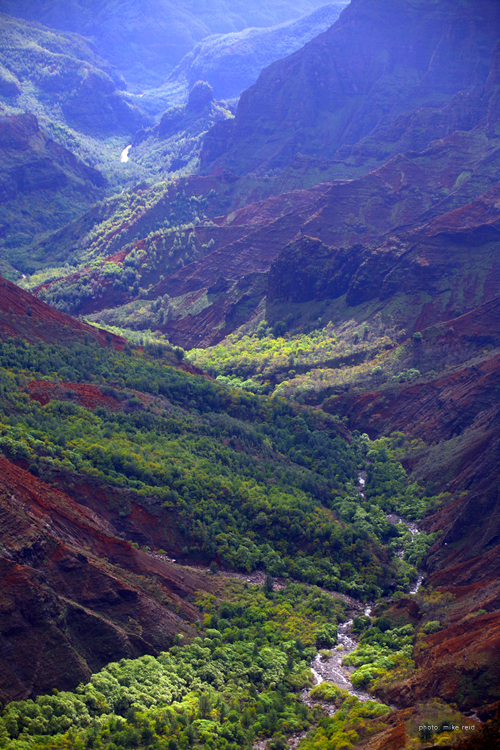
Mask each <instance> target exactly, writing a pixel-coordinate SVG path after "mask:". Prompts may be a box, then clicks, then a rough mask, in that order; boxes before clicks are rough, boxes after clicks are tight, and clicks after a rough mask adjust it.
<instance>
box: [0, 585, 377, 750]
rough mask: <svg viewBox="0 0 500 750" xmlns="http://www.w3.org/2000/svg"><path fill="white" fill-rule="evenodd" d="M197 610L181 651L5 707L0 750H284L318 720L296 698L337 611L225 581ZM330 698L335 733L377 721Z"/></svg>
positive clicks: (298, 591)
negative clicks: (199, 619) (266, 741)
mask: <svg viewBox="0 0 500 750" xmlns="http://www.w3.org/2000/svg"><path fill="white" fill-rule="evenodd" d="M198 605H199V606H200V607H201V610H202V611H203V612H204V615H203V628H204V630H203V633H202V635H203V637H202V638H196V639H195V640H194V642H193V643H191V644H189V645H186V646H184V645H182V642H181V638H180V637H179V638H178V645H176V646H174V647H172V648H171V649H170V651H169V652H166V653H163V654H161V655H160V656H159V657H158V658H154V657H152V656H144V657H142V658H140V659H136V660H132V661H130V660H125V659H122V660H121V661H120V662H119V663H113V664H109V665H108V666H107V667H106V668H105V669H103V670H102V671H101V672H99V673H97V674H95V675H93V676H92V678H91V680H90V682H89V683H88V684H86V685H81V686H79V687H78V688H77V690H76V691H75V692H73V693H69V692H61V693H57V691H56V693H55V694H54V695H50V696H41V697H39V698H37V700H36V701H32V700H28V701H19V702H13V703H11V704H9V706H8V707H7V708H6V710H5V711H4V714H3V717H2V719H1V720H0V746H2V747H5V748H9V749H10V750H21V749H24V748H33V749H35V748H42V747H45V748H54V749H55V748H58V749H59V748H61V749H62V748H68V747H71V748H85V747H93V748H95V749H96V750H100V749H101V748H106V750H114V749H115V748H122V747H124V748H126V747H140V748H146V747H151V748H158V749H160V748H168V750H175V748H188V747H193V746H194V747H204V748H209V749H210V748H213V750H216V749H219V748H220V749H221V750H226V749H227V750H236V748H240V747H251V745H252V743H253V741H254V740H255V739H259V738H268V737H272V738H273V739H272V743H271V747H272V748H276V750H278V748H283V747H286V744H285V737H286V735H288V734H290V733H293V732H300V731H304V730H307V729H308V728H309V727H310V726H311V723H312V722H313V721H314V720H315V719H317V718H319V717H320V716H321V711H320V710H319V709H316V708H314V709H313V710H311V709H309V708H307V706H306V705H305V704H304V703H303V702H302V701H301V700H300V699H299V691H300V689H302V688H303V687H305V686H308V685H310V684H311V676H310V671H309V669H308V664H309V661H310V660H311V658H312V657H313V656H314V654H315V653H316V647H317V646H319V645H321V644H322V643H323V638H324V631H325V629H326V628H330V629H331V628H333V629H334V630H335V627H334V623H335V622H336V621H337V620H343V619H344V612H345V604H344V602H343V601H341V600H340V599H334V598H333V597H332V596H331V595H330V594H327V593H326V592H322V591H321V590H320V589H317V588H316V587H312V588H311V587H304V586H301V585H298V584H288V585H287V587H286V588H285V589H281V590H280V591H279V592H273V591H272V584H271V585H270V586H268V587H267V588H266V589H259V588H258V587H251V588H250V587H246V586H245V587H244V586H243V585H242V584H241V583H240V582H237V581H232V582H226V583H225V595H224V598H223V600H222V601H220V600H217V599H216V598H215V597H214V596H213V595H210V594H204V595H200V598H199V600H198ZM332 642H334V641H332ZM337 692H338V691H337ZM318 697H321V698H324V696H323V695H321V696H318ZM337 697H338V695H337ZM341 698H342V699H343V702H344V706H343V713H342V714H340V715H337V722H339V721H340V722H341V721H342V720H344V725H345V724H346V723H348V722H352V721H354V720H357V719H358V718H359V717H360V716H361V717H365V718H366V717H371V716H377V715H380V714H384V713H386V712H387V707H386V706H382V705H380V704H375V703H373V702H371V703H368V704H366V705H365V706H361V705H360V704H359V702H358V701H357V699H355V698H354V699H353V698H349V699H348V700H347V702H345V701H346V698H347V695H342V696H341ZM344 725H343V726H344ZM351 739H352V735H351Z"/></svg>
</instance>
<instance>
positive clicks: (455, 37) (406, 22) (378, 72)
mask: <svg viewBox="0 0 500 750" xmlns="http://www.w3.org/2000/svg"><path fill="white" fill-rule="evenodd" d="M499 29H500V11H499V9H498V4H497V3H496V2H493V0H480V1H479V2H470V3H467V4H466V5H465V6H463V7H461V8H460V10H457V8H456V4H455V3H454V2H452V1H451V0H450V1H445V2H440V3H432V4H429V3H426V2H418V3H403V4H402V3H399V2H390V3H386V2H381V1H380V0H371V1H370V2H368V1H367V0H364V1H363V0H358V1H357V2H352V3H351V4H350V5H349V6H348V7H347V8H346V9H345V10H344V11H343V12H342V14H341V16H340V18H339V20H338V21H337V22H336V23H335V24H334V25H333V26H332V27H331V29H329V30H328V31H327V32H325V33H324V34H322V35H320V36H319V37H318V38H316V39H314V40H313V41H312V42H310V43H309V44H307V45H306V46H305V47H304V48H303V49H302V50H299V51H298V52H296V53H295V54H294V55H291V56H290V57H288V58H286V59H285V60H281V61H279V62H276V63H274V64H273V65H271V66H270V67H269V68H267V69H266V70H264V71H263V72H262V73H261V75H260V77H259V80H258V82H257V83H256V84H255V85H254V86H253V87H251V88H250V89H249V90H248V91H246V92H245V93H244V94H243V95H242V97H241V100H240V103H239V106H238V110H237V113H236V118H235V120H234V122H231V123H225V124H221V125H218V126H217V127H215V128H214V129H213V130H212V131H211V132H210V133H209V134H208V135H207V138H206V141H205V152H204V155H203V160H202V163H203V165H204V169H205V170H206V171H209V170H210V169H212V168H213V166H214V165H221V164H223V165H225V166H226V167H228V168H230V169H231V170H233V171H235V172H236V173H237V174H246V173H248V172H252V171H254V170H256V169H260V170H264V171H268V170H274V169H276V168H279V169H283V168H284V167H286V166H287V165H289V164H290V163H291V162H292V161H293V159H294V156H295V155H297V154H299V153H300V154H303V155H306V156H307V157H312V158H314V159H322V160H325V159H329V160H335V161H340V164H334V165H332V173H333V174H335V172H336V173H337V174H341V175H343V174H346V175H347V174H350V175H352V174H353V173H354V174H356V171H357V173H358V174H359V169H360V167H361V168H363V167H364V170H365V171H366V170H367V167H368V168H373V166H374V165H375V164H376V163H377V161H378V163H380V161H381V160H383V161H385V160H386V159H387V158H388V157H389V156H391V155H392V154H394V153H398V152H399V151H402V150H408V149H419V150H420V149H422V148H425V146H426V145H427V144H428V142H429V140H430V139H432V138H436V137H443V136H445V135H448V134H449V133H451V132H453V130H456V129H457V128H459V127H464V125H463V124H462V123H466V122H468V124H467V125H466V127H467V129H469V128H470V127H471V125H472V124H474V121H475V122H477V121H478V119H480V117H481V116H482V113H481V107H480V106H479V107H478V106H477V104H478V103H477V92H478V89H479V91H480V89H481V88H482V87H483V86H484V84H485V82H486V79H487V77H488V70H489V66H490V57H491V53H492V50H493V47H494V45H495V43H496V41H497V39H498V33H499ZM459 92H462V93H459ZM457 96H458V99H457V98H454V97H457ZM410 113H411V114H410ZM471 120H472V121H473V122H471ZM370 135H371V136H372V140H371V141H370V142H368V143H367V144H366V145H363V144H364V142H363V139H366V138H367V137H368V136H370ZM360 141H361V147H360V148H359V149H358V150H356V148H357V147H356V146H355V144H357V143H359V142H360ZM403 144H404V145H403ZM351 154H352V159H349V157H350V156H351ZM346 160H347V163H344V162H345V161H346Z"/></svg>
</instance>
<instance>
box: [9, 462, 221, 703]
mask: <svg viewBox="0 0 500 750" xmlns="http://www.w3.org/2000/svg"><path fill="white" fill-rule="evenodd" d="M134 512H135V514H136V515H137V514H139V516H141V523H142V524H146V525H147V523H148V522H152V521H153V520H154V521H156V520H157V519H153V517H150V518H148V514H147V513H142V512H141V511H140V510H138V509H135V510H134ZM108 515H109V517H110V518H112V515H113V514H112V511H111V509H109V508H108ZM115 515H116V513H115ZM104 516H105V514H101V513H99V512H97V511H94V510H92V509H91V508H88V507H84V506H82V505H80V504H79V503H76V502H75V501H74V500H72V499H71V498H70V497H69V496H68V495H67V494H65V493H62V492H59V491H58V490H55V489H53V488H51V487H49V486H48V485H46V484H44V483H43V482H41V481H39V480H38V479H36V478H34V477H33V476H31V475H30V474H28V473H27V472H26V471H24V470H23V469H21V468H19V467H17V466H14V465H13V464H12V463H10V462H9V461H7V460H6V459H4V458H1V457H0V528H1V532H0V533H1V540H2V550H1V553H0V577H1V587H2V601H1V606H0V632H1V637H2V642H3V644H4V648H3V649H2V658H1V659H0V697H1V698H2V700H13V699H21V698H26V697H30V696H33V695H36V694H38V693H41V692H48V691H50V690H51V689H52V687H58V688H59V689H62V688H65V689H71V688H74V687H75V686H76V685H77V684H78V683H79V682H80V681H82V680H86V679H88V677H89V675H90V672H91V671H96V670H98V669H100V668H101V667H102V666H104V664H106V663H108V662H109V661H112V660H116V659H119V658H121V657H134V656H139V655H141V654H144V653H152V654H155V653H157V652H158V651H159V650H161V649H162V648H166V647H168V646H169V645H171V643H172V638H173V636H174V635H175V634H176V633H177V632H179V631H184V632H185V633H186V634H190V632H191V625H190V622H191V621H192V620H194V619H196V618H197V616H198V614H197V610H195V609H194V608H193V606H192V605H191V604H189V603H188V602H187V601H186V597H187V596H192V595H193V594H194V592H195V591H196V590H198V589H200V588H204V589H207V588H208V589H210V586H211V585H212V579H210V578H205V577H204V576H203V574H200V573H197V572H194V571H191V570H190V569H186V568H178V567H177V566H173V565H170V564H169V563H168V562H166V561H164V560H161V559H157V558H154V557H152V556H150V555H147V554H145V553H144V552H141V551H139V550H136V549H134V548H133V547H132V546H131V545H130V544H129V543H128V542H126V541H124V540H123V539H120V538H118V537H117V536H115V535H114V534H115V532H114V529H113V526H112V525H111V523H109V522H108V521H106V520H105V517H104ZM131 522H132V523H134V522H137V519H132V521H131ZM34 655H36V656H35V658H34Z"/></svg>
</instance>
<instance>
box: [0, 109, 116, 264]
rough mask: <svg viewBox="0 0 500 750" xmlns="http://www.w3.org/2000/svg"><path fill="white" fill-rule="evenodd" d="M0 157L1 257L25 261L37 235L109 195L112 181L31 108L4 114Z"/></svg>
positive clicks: (8, 261) (6, 260) (4, 260)
mask: <svg viewBox="0 0 500 750" xmlns="http://www.w3.org/2000/svg"><path fill="white" fill-rule="evenodd" d="M0 157H1V159H0V225H1V228H0V236H1V239H0V253H1V255H0V257H1V262H2V263H3V265H4V268H9V264H10V265H11V266H14V267H16V264H18V265H21V266H22V267H25V265H26V263H27V262H28V263H29V261H28V258H27V257H26V248H27V247H29V245H30V244H31V243H32V241H33V238H34V237H35V238H36V237H37V236H40V235H43V234H45V233H46V232H48V231H51V230H54V229H58V228H59V227H60V226H62V225H64V224H66V222H67V221H68V218H70V217H73V218H76V217H77V216H79V215H81V214H83V213H85V211H87V210H88V209H89V208H90V206H92V205H93V204H95V203H96V202H97V201H98V200H100V199H101V198H102V197H103V194H104V188H105V184H106V183H105V179H104V177H103V175H102V174H101V173H100V172H99V171H97V170H96V169H93V168H92V167H89V166H87V165H86V164H84V163H83V162H82V161H80V160H79V159H77V157H76V156H74V154H72V153H71V152H70V151H68V150H67V149H66V148H64V147H63V146H60V145H59V144H58V143H56V142H55V141H53V140H52V139H51V138H49V136H48V135H47V133H46V132H45V131H44V130H42V129H41V128H40V126H39V123H38V120H37V118H36V117H35V116H34V115H30V114H27V115H13V116H7V117H1V116H0ZM46 260H47V261H49V260H50V261H52V262H56V263H57V261H58V260H62V259H57V258H55V257H54V258H47V259H46ZM10 270H11V271H12V270H13V269H12V268H11V269H10Z"/></svg>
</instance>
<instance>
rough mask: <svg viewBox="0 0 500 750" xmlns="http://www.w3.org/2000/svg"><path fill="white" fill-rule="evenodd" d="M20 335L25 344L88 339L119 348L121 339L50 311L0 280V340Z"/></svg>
mask: <svg viewBox="0 0 500 750" xmlns="http://www.w3.org/2000/svg"><path fill="white" fill-rule="evenodd" d="M17 336H20V337H21V338H23V339H25V340H26V341H30V342H36V341H44V342H46V343H54V344H64V343H68V342H70V341H84V340H85V339H89V340H92V341H95V342H97V343H98V344H99V345H100V346H113V347H114V348H116V349H122V348H123V347H124V346H125V343H126V342H125V339H122V338H121V336H116V335H114V334H112V333H105V332H104V331H102V330H101V329H99V328H95V327H94V326H89V325H88V324H87V323H80V321H78V320H76V319H75V318H71V317H70V316H69V315H66V314H65V313H61V312H59V311H58V310H54V308H53V307H49V305H46V304H45V303H44V302H42V301H41V300H39V299H37V298H36V297H34V296H33V295H31V294H29V293H28V292H25V291H23V290H22V289H20V288H19V287H18V286H16V285H15V284H13V283H12V282H11V281H8V280H7V279H3V278H1V277H0V338H1V339H2V340H3V341H5V340H6V339H8V338H15V337H17Z"/></svg>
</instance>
